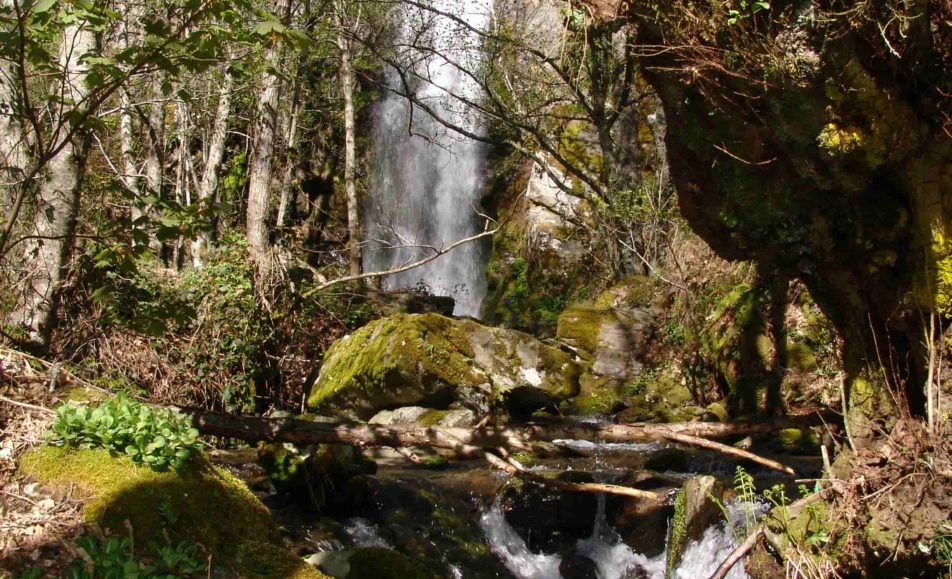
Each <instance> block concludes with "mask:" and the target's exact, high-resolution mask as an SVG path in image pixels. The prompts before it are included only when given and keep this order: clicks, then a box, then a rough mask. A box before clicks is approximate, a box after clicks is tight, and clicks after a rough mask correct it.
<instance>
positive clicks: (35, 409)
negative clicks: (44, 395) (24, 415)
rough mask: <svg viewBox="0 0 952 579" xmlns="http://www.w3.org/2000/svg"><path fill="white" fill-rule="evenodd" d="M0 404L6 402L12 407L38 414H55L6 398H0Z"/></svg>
mask: <svg viewBox="0 0 952 579" xmlns="http://www.w3.org/2000/svg"><path fill="white" fill-rule="evenodd" d="M0 402H6V403H7V404H12V405H13V406H19V407H20V408H26V409H27V410H32V411H34V412H40V413H42V414H56V412H54V411H53V410H50V409H49V408H46V407H44V406H36V405H33V404H27V403H26V402H18V401H16V400H11V399H10V398H7V397H6V396H0Z"/></svg>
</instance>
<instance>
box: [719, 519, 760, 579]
mask: <svg viewBox="0 0 952 579" xmlns="http://www.w3.org/2000/svg"><path fill="white" fill-rule="evenodd" d="M763 536H764V528H763V526H761V525H758V526H757V528H756V529H754V530H753V531H752V532H751V533H750V535H749V536H748V537H747V539H746V540H745V541H744V542H743V543H741V544H740V545H738V546H737V548H736V549H734V550H733V551H731V554H730V555H728V557H727V559H724V562H723V563H721V564H720V566H719V567H718V568H717V569H716V570H715V571H714V574H713V575H711V576H710V578H709V579H724V577H727V574H728V573H730V572H731V569H733V568H734V565H736V564H737V562H738V561H740V560H741V559H743V558H744V556H745V555H747V552H748V551H750V550H751V549H753V548H754V546H755V545H757V542H758V541H760V538H761V537H763Z"/></svg>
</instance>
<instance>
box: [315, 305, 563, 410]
mask: <svg viewBox="0 0 952 579" xmlns="http://www.w3.org/2000/svg"><path fill="white" fill-rule="evenodd" d="M579 374H580V369H579V366H578V364H576V363H575V361H573V359H572V357H571V356H570V355H569V354H567V353H565V352H563V351H561V350H559V349H557V348H553V347H550V346H546V345H545V344H543V343H542V342H540V341H539V340H536V339H535V338H533V337H532V336H529V335H528V334H523V333H522V332H518V331H514V330H505V329H501V328H491V327H488V326H484V325H482V324H479V323H477V322H475V321H473V320H470V319H451V318H447V317H444V316H441V315H438V314H400V315H396V316H390V317H388V318H382V319H379V320H376V321H374V322H371V323H370V324H368V325H367V326H364V327H363V328H361V329H360V330H358V331H356V332H355V333H354V334H352V335H350V336H347V337H345V338H343V339H341V340H338V341H337V342H335V343H334V344H333V345H332V346H331V347H330V348H329V349H328V351H327V354H326V356H325V359H324V365H323V366H322V368H321V372H320V375H319V377H318V379H317V382H316V383H315V385H314V388H313V390H312V392H311V394H310V396H309V397H308V401H307V402H308V406H309V407H310V408H311V409H313V410H316V411H318V412H322V413H325V414H327V413H329V414H336V415H342V416H348V417H351V418H355V419H360V420H368V419H370V418H371V417H372V416H374V415H375V414H376V413H377V412H379V411H381V410H387V409H393V408H398V407H401V406H414V405H419V406H426V407H429V408H444V409H445V408H448V407H449V406H450V405H452V404H455V405H458V406H462V407H465V408H470V409H472V410H474V411H477V412H479V413H484V412H487V411H488V410H489V408H490V407H491V406H492V405H493V404H495V403H502V402H505V403H506V404H507V406H508V407H509V409H510V410H515V411H528V412H531V411H532V410H535V409H538V408H541V407H544V406H546V405H552V404H555V403H557V402H558V401H560V400H564V399H565V398H568V397H570V396H573V395H575V394H576V393H577V392H578V377H579Z"/></svg>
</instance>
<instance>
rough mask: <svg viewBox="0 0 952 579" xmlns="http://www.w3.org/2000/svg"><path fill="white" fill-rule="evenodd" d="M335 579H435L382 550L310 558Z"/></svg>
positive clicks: (425, 570) (357, 550) (369, 549)
mask: <svg viewBox="0 0 952 579" xmlns="http://www.w3.org/2000/svg"><path fill="white" fill-rule="evenodd" d="M310 559H311V560H312V561H313V563H314V564H315V565H316V566H317V567H318V568H319V569H321V570H323V571H324V572H325V573H328V574H330V575H331V576H333V577H334V578H335V579H437V577H438V576H437V575H435V574H434V573H433V572H431V571H430V570H429V569H427V568H426V567H424V566H422V565H420V564H418V563H416V562H414V561H412V560H411V559H409V558H407V557H405V556H404V555H402V554H400V553H398V552H396V551H394V550H393V549H387V548H386V547H360V548H357V549H352V550H346V551H326V552H323V553H318V554H317V555H314V556H312V557H311V558H310Z"/></svg>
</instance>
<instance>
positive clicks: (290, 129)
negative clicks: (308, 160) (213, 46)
mask: <svg viewBox="0 0 952 579" xmlns="http://www.w3.org/2000/svg"><path fill="white" fill-rule="evenodd" d="M301 64H303V57H302V60H301V62H300V63H299V65H298V72H300V71H301ZM293 82H294V90H293V91H292V92H293V96H292V98H291V108H290V110H289V111H288V121H287V133H286V136H285V143H286V144H287V145H286V149H285V154H284V163H285V165H284V174H283V176H282V178H281V183H280V185H279V194H278V199H279V201H278V218H277V222H276V227H277V228H278V229H281V228H283V227H284V225H285V222H286V221H287V215H288V207H289V206H290V204H291V185H292V184H293V181H294V170H295V168H296V167H297V150H296V148H295V147H296V146H297V129H298V117H300V114H301V82H300V81H299V80H298V77H297V75H295V78H294V81H293Z"/></svg>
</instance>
